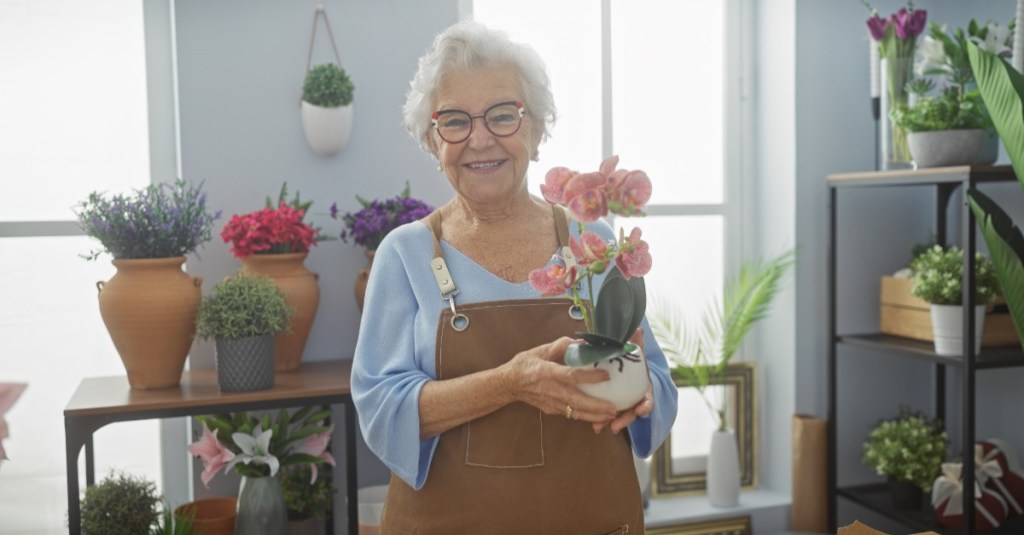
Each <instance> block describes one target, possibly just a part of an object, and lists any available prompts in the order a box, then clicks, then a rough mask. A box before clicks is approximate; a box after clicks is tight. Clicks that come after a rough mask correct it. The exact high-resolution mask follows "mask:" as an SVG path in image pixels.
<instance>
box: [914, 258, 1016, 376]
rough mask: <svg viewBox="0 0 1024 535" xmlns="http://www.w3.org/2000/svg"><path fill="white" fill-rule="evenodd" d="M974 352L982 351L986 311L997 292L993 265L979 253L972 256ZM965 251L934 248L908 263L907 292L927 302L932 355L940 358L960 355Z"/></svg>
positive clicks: (997, 287)
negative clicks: (909, 273)
mask: <svg viewBox="0 0 1024 535" xmlns="http://www.w3.org/2000/svg"><path fill="white" fill-rule="evenodd" d="M974 258H975V260H974V273H975V296H974V303H975V309H974V310H975V311H974V352H975V354H977V353H978V352H980V351H981V334H982V330H983V329H984V327H985V308H986V305H987V304H988V302H989V301H991V300H992V299H993V298H994V297H995V296H996V295H997V294H998V293H999V281H998V280H997V279H996V273H995V266H993V265H992V261H991V260H989V259H988V258H987V257H986V256H985V255H983V254H981V253H975V257H974ZM963 262H964V252H963V250H962V249H960V248H959V247H956V246H951V247H949V248H943V247H942V246H941V245H933V246H932V247H930V248H928V249H926V250H925V251H924V252H922V253H921V254H919V255H918V256H916V257H914V259H913V260H912V261H911V262H910V269H911V271H912V272H913V275H912V277H911V284H912V285H911V288H910V292H911V293H912V294H914V295H915V296H917V297H920V298H921V299H923V300H925V301H927V302H928V303H929V305H930V306H929V308H930V309H931V319H932V334H933V336H934V338H935V352H936V353H938V354H939V355H949V356H955V355H961V354H963V314H964V311H963V290H962V286H961V284H962V281H963V274H964V265H963Z"/></svg>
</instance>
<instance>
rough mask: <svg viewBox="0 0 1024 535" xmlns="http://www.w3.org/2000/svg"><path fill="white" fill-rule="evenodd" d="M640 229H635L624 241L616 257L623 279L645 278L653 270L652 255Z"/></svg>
mask: <svg viewBox="0 0 1024 535" xmlns="http://www.w3.org/2000/svg"><path fill="white" fill-rule="evenodd" d="M640 234H641V232H640V228H639V227H634V228H633V231H632V232H630V233H629V239H623V240H622V246H621V248H620V252H619V255H618V256H616V257H615V265H616V266H617V267H618V268H619V271H621V272H622V277H623V278H625V279H627V280H628V279H630V278H632V277H643V276H644V275H646V274H647V272H649V271H650V270H651V263H652V261H651V253H650V252H649V246H648V245H647V242H645V241H643V240H641V239H640Z"/></svg>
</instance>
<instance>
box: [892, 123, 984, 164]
mask: <svg viewBox="0 0 1024 535" xmlns="http://www.w3.org/2000/svg"><path fill="white" fill-rule="evenodd" d="M984 139H985V131H984V130H980V129H974V130H936V131H934V132H911V133H909V134H907V144H908V145H909V146H910V155H911V156H912V157H913V158H914V163H915V164H916V165H917V167H918V168H922V167H944V166H947V165H970V164H972V163H974V161H975V160H976V159H977V158H978V154H979V153H981V145H982V141H984Z"/></svg>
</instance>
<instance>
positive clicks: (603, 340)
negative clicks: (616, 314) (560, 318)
mask: <svg viewBox="0 0 1024 535" xmlns="http://www.w3.org/2000/svg"><path fill="white" fill-rule="evenodd" d="M576 335H577V336H579V337H580V338H582V339H583V340H584V341H585V342H587V343H588V344H590V345H592V346H598V347H622V342H620V341H618V340H616V339H614V338H608V337H607V336H604V335H600V334H595V333H583V332H578V333H576Z"/></svg>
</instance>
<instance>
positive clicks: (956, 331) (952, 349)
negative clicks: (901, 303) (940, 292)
mask: <svg viewBox="0 0 1024 535" xmlns="http://www.w3.org/2000/svg"><path fill="white" fill-rule="evenodd" d="M931 313H932V335H933V336H934V337H935V352H936V353H938V354H939V355H946V356H958V355H963V353H964V342H963V339H964V307H963V306H962V305H931ZM984 328H985V305H977V306H975V307H974V354H975V355H977V354H978V353H980V352H981V334H982V329H984Z"/></svg>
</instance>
